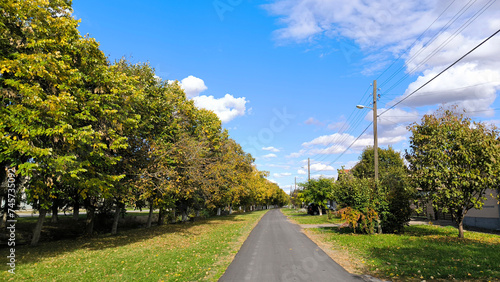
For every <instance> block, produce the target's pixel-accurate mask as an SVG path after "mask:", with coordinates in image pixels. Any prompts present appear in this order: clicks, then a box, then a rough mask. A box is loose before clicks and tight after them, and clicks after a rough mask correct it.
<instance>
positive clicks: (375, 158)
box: [373, 80, 382, 234]
mask: <svg viewBox="0 0 500 282" xmlns="http://www.w3.org/2000/svg"><path fill="white" fill-rule="evenodd" d="M373 167H374V169H375V191H377V190H378V189H377V185H378V133H377V81H376V80H374V81H373ZM377 223H378V234H382V225H381V220H380V217H379V218H378V219H377Z"/></svg>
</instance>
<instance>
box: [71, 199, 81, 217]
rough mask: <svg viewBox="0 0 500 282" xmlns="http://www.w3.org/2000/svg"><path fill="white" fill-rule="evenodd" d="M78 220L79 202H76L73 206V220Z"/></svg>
mask: <svg viewBox="0 0 500 282" xmlns="http://www.w3.org/2000/svg"><path fill="white" fill-rule="evenodd" d="M79 218H80V202H79V201H76V202H75V204H74V205H73V220H74V221H78V219H79Z"/></svg>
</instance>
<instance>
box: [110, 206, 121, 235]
mask: <svg viewBox="0 0 500 282" xmlns="http://www.w3.org/2000/svg"><path fill="white" fill-rule="evenodd" d="M121 211H122V205H121V204H120V203H116V210H115V214H114V216H113V226H112V227H111V235H116V233H117V232H118V221H119V220H120V214H121Z"/></svg>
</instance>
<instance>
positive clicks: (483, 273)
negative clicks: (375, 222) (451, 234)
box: [368, 237, 500, 280]
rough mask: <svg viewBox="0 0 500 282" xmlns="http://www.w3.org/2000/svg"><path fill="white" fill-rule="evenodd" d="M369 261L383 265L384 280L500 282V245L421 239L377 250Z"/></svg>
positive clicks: (474, 241) (373, 250)
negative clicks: (482, 281)
mask: <svg viewBox="0 0 500 282" xmlns="http://www.w3.org/2000/svg"><path fill="white" fill-rule="evenodd" d="M368 257H371V258H373V259H375V260H378V261H379V262H381V265H380V266H378V267H377V268H378V269H379V273H380V274H381V275H382V276H384V277H390V276H391V275H390V273H393V274H394V275H396V274H397V275H399V276H400V277H408V278H410V277H411V278H414V277H415V278H420V279H459V280H463V279H494V280H497V279H499V278H500V245H499V244H496V245H495V244H493V245H492V244H486V243H480V242H478V241H476V240H468V239H465V240H460V239H458V238H442V237H441V238H425V237H420V238H419V239H418V240H409V241H407V242H405V244H403V245H402V246H396V245H395V246H373V247H371V248H370V249H369V250H368ZM388 274H389V275H388ZM394 275H392V276H394ZM422 277H423V278H422Z"/></svg>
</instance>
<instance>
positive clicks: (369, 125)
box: [316, 122, 373, 172]
mask: <svg viewBox="0 0 500 282" xmlns="http://www.w3.org/2000/svg"><path fill="white" fill-rule="evenodd" d="M372 124H373V122H370V124H368V126H367V127H366V128H365V129H364V130H363V132H361V134H360V135H359V136H358V137H357V138H356V139H355V140H354V141H352V143H351V144H350V145H349V146H348V147H347V148H346V149H345V150H344V151H343V152H342V153H341V154H340V155H339V156H338V157H337V158H336V159H335V160H333V161H332V162H330V163H328V164H327V165H330V164H333V163H335V162H337V161H338V160H339V159H340V158H341V157H342V156H343V155H344V154H345V153H346V152H347V151H348V150H349V149H351V147H352V146H353V145H354V143H356V141H358V140H359V138H361V136H363V134H365V132H366V131H367V130H368V128H370V127H371V126H372ZM319 171H324V169H323V170H317V171H316V172H319Z"/></svg>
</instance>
